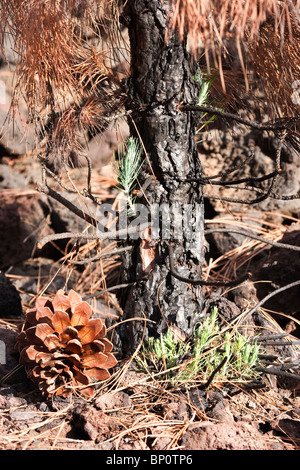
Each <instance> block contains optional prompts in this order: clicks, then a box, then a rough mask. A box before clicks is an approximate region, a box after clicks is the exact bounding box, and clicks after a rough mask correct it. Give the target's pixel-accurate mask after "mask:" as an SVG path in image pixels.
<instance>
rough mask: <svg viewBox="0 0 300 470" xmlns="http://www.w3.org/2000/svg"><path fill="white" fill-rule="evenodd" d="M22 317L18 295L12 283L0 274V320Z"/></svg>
mask: <svg viewBox="0 0 300 470" xmlns="http://www.w3.org/2000/svg"><path fill="white" fill-rule="evenodd" d="M20 315H22V304H21V298H20V295H19V293H18V291H17V289H16V288H15V286H14V285H13V283H12V282H11V281H10V280H9V279H8V277H6V276H5V275H4V274H3V273H1V272H0V318H10V317H19V316H20Z"/></svg>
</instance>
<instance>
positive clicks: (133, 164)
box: [114, 137, 143, 216]
mask: <svg viewBox="0 0 300 470" xmlns="http://www.w3.org/2000/svg"><path fill="white" fill-rule="evenodd" d="M142 152H143V150H142V146H141V144H140V143H139V141H138V139H136V138H134V137H129V138H128V139H127V141H126V145H125V146H121V148H119V150H118V158H117V159H116V158H115V155H114V170H115V173H116V177H117V181H118V183H119V186H117V189H118V190H119V191H121V192H122V193H123V195H124V201H125V204H126V206H127V208H128V215H132V216H134V215H136V210H135V207H134V204H135V198H134V196H133V190H134V188H135V186H136V180H137V178H138V176H139V174H140V172H141V169H142V164H143V161H142V158H141V157H142Z"/></svg>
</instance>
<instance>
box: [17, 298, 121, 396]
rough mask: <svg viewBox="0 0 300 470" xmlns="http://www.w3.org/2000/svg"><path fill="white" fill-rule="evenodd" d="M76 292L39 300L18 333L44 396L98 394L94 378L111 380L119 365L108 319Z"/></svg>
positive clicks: (22, 359) (24, 360)
mask: <svg viewBox="0 0 300 470" xmlns="http://www.w3.org/2000/svg"><path fill="white" fill-rule="evenodd" d="M91 316H92V309H91V307H90V305H89V304H88V303H87V302H85V301H82V298H81V296H80V295H79V294H78V293H76V292H75V291H70V292H69V294H68V295H66V294H65V293H64V292H63V291H62V290H59V291H58V292H57V294H56V295H55V297H54V298H53V300H50V299H48V298H46V297H40V298H39V299H37V301H36V304H35V308H34V309H30V310H28V312H27V314H26V318H25V321H24V323H23V325H22V327H21V331H20V333H19V335H18V338H17V344H16V347H17V349H18V350H19V352H20V359H19V361H20V363H21V364H23V365H24V366H25V370H26V372H27V376H28V377H29V378H30V379H31V380H33V381H34V382H36V383H37V384H38V387H39V389H40V390H41V392H42V393H43V394H44V395H48V396H49V395H61V396H64V397H67V396H70V395H71V394H72V393H73V392H74V390H75V389H78V390H79V391H80V392H81V393H83V394H84V395H86V396H92V395H93V393H94V386H93V380H107V379H108V378H109V377H110V373H109V371H108V369H111V368H112V367H114V366H115V365H116V364H117V360H116V358H115V356H114V355H113V354H111V351H112V349H113V345H112V343H111V342H110V341H109V340H108V339H106V338H105V335H106V327H105V325H104V323H103V322H102V320H100V319H93V318H91Z"/></svg>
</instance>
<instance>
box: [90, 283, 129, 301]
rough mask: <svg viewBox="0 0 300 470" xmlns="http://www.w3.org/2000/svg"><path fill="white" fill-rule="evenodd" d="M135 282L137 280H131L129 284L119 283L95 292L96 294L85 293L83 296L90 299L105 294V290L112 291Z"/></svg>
mask: <svg viewBox="0 0 300 470" xmlns="http://www.w3.org/2000/svg"><path fill="white" fill-rule="evenodd" d="M133 284H135V282H129V283H127V284H118V285H116V286H112V287H108V288H107V289H103V290H101V291H100V292H95V293H94V294H89V295H85V296H84V297H83V300H88V299H92V298H94V297H99V296H100V295H102V294H105V292H111V291H114V290H117V289H125V287H129V286H133Z"/></svg>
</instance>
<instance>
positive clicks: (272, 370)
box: [256, 367, 300, 380]
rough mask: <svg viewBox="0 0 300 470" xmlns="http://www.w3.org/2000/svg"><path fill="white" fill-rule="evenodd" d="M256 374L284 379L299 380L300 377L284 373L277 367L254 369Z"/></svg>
mask: <svg viewBox="0 0 300 470" xmlns="http://www.w3.org/2000/svg"><path fill="white" fill-rule="evenodd" d="M256 370H257V371H258V372H264V373H265V374H271V375H278V376H280V377H286V378H288V379H295V380H300V375H298V374H292V373H291V372H285V371H283V370H281V369H278V368H277V367H256Z"/></svg>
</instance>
